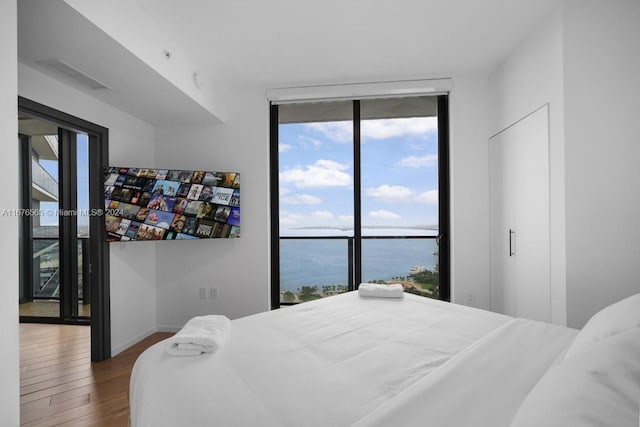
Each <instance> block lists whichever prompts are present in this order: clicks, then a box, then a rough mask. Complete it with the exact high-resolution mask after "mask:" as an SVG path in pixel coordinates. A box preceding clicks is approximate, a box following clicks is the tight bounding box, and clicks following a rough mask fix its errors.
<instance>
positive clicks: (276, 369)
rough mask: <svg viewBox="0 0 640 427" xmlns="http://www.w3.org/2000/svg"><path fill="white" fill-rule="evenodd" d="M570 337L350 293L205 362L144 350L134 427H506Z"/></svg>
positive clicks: (311, 306)
mask: <svg viewBox="0 0 640 427" xmlns="http://www.w3.org/2000/svg"><path fill="white" fill-rule="evenodd" d="M575 333H576V332H575V331H573V330H571V329H567V328H559V327H555V326H552V325H548V324H543V323H540V322H533V321H525V320H520V319H519V320H515V319H512V318H511V317H508V316H503V315H500V314H496V313H491V312H488V311H484V310H477V309H473V308H468V307H464V306H459V305H455V304H449V303H444V302H440V301H434V300H430V299H427V298H422V297H418V296H415V295H411V294H406V295H405V298H402V299H392V298H365V297H360V296H359V295H358V294H357V292H350V293H347V294H343V295H339V296H335V297H331V298H326V299H323V300H318V301H314V302H309V303H304V304H300V305H297V306H294V307H287V308H282V309H280V310H275V311H271V312H267V313H261V314H257V315H254V316H249V317H246V318H242V319H237V320H234V321H232V325H231V329H230V331H229V335H228V338H227V341H226V343H225V345H224V346H223V347H222V348H221V349H220V350H218V351H217V352H216V353H213V354H203V355H202V356H196V357H188V358H179V357H170V356H168V355H167V354H166V352H165V343H164V342H161V343H158V344H156V345H154V346H152V347H151V348H149V349H148V350H146V351H145V352H144V353H143V354H142V355H141V356H140V358H139V359H138V361H137V362H136V364H135V366H134V369H133V372H132V376H131V388H130V403H131V425H132V426H133V427H141V426H154V427H161V426H189V427H198V426H225V427H226V426H293V427H300V426H322V427H327V426H332V427H334V426H335V427H337V426H351V425H354V424H356V425H358V426H388V425H393V426H397V425H425V423H426V420H428V419H433V420H434V421H435V420H438V422H436V423H429V424H428V425H434V426H446V425H452V426H453V425H455V426H464V425H475V426H483V425H491V426H494V427H498V426H500V425H505V426H506V425H508V422H509V421H510V420H511V418H512V417H513V414H514V413H515V411H516V409H517V406H518V405H519V404H520V401H521V400H522V399H523V398H524V396H525V395H526V394H527V393H528V392H529V390H530V389H531V388H532V387H533V385H534V384H535V382H536V381H537V379H538V378H539V377H540V376H541V375H542V373H543V372H544V371H545V370H546V369H547V368H548V367H549V366H550V365H551V364H553V362H554V361H555V360H556V358H557V357H558V355H559V354H560V353H561V352H562V351H563V350H564V349H565V347H566V346H567V345H568V344H569V343H570V341H571V340H572V339H573V337H574V335H575ZM496 367H497V368H496ZM471 407H473V408H476V409H474V410H473V411H472V410H471ZM474 411H475V412H474ZM495 413H499V414H497V415H496V414H495ZM436 417H437V418H436ZM489 419H491V422H490V424H485V423H484V422H489V421H488V420H489ZM390 420H393V422H391V421H390ZM412 420H413V421H412ZM478 420H482V421H483V422H480V423H479V422H477V421H478Z"/></svg>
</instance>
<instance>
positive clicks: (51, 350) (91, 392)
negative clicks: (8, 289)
mask: <svg viewBox="0 0 640 427" xmlns="http://www.w3.org/2000/svg"><path fill="white" fill-rule="evenodd" d="M171 335H172V334H170V333H156V334H153V335H151V336H150V337H148V338H146V339H144V340H142V341H141V342H139V343H138V344H136V345H134V346H132V347H130V348H128V349H127V350H125V351H123V352H122V353H120V354H118V355H117V356H115V357H113V358H112V359H110V360H107V361H105V362H100V363H91V345H90V328H89V327H88V326H71V325H46V324H29V323H22V324H20V424H21V425H22V426H29V427H45V426H105V427H107V426H108V427H120V426H128V419H129V377H130V375H131V368H132V367H133V364H134V362H135V360H136V359H137V357H138V356H139V355H140V353H142V352H143V351H144V350H145V349H146V348H148V347H149V346H151V345H152V344H155V343H156V342H158V341H160V340H163V339H165V338H168V337H170V336H171Z"/></svg>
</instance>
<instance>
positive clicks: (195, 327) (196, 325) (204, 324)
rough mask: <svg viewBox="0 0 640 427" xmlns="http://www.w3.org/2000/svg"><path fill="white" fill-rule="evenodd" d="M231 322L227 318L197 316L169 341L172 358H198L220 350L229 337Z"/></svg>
mask: <svg viewBox="0 0 640 427" xmlns="http://www.w3.org/2000/svg"><path fill="white" fill-rule="evenodd" d="M230 327H231V321H230V320H229V319H228V318H227V317H226V316H221V315H208V316H197V317H194V318H192V319H191V320H189V321H188V322H187V323H186V324H185V325H184V326H183V327H182V329H180V331H178V333H177V334H175V335H174V336H172V337H171V338H169V339H167V353H168V354H169V355H171V356H198V355H200V354H202V353H214V352H215V351H217V350H219V349H220V348H221V347H222V345H223V343H224V340H225V339H226V337H227V334H228V332H229V328H230Z"/></svg>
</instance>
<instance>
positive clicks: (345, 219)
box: [338, 215, 353, 225]
mask: <svg viewBox="0 0 640 427" xmlns="http://www.w3.org/2000/svg"><path fill="white" fill-rule="evenodd" d="M338 219H339V220H340V221H342V222H343V223H345V224H349V225H353V215H338Z"/></svg>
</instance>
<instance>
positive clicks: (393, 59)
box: [18, 0, 561, 124]
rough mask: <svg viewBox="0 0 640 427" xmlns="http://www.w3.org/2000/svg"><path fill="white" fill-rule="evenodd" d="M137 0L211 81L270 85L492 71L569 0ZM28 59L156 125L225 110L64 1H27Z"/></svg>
mask: <svg viewBox="0 0 640 427" xmlns="http://www.w3.org/2000/svg"><path fill="white" fill-rule="evenodd" d="M95 1H103V0H95ZM131 1H132V2H133V1H135V2H137V4H138V6H139V7H140V8H142V10H143V11H144V12H145V13H147V14H148V16H149V17H150V18H151V19H152V20H153V21H155V22H156V24H157V26H158V27H160V28H161V29H162V30H163V31H164V32H166V35H168V36H169V39H170V40H172V41H174V42H175V45H176V46H180V47H181V48H182V49H184V50H185V53H186V54H187V55H188V56H189V57H191V58H194V59H195V60H196V61H197V62H198V63H199V64H200V65H201V66H202V67H203V68H204V69H205V70H206V72H207V73H208V74H209V75H208V76H207V77H206V78H205V81H207V80H208V81H213V82H214V83H215V84H214V85H213V86H220V85H221V84H222V85H227V84H228V83H233V84H237V85H249V86H254V87H258V88H261V89H266V88H275V87H290V86H301V85H309V84H311V85H313V84H325V83H353V82H375V81H386V80H403V79H422V78H440V77H451V76H453V75H455V74H458V73H467V72H472V73H478V72H480V73H488V72H489V71H490V70H491V69H492V68H494V67H495V66H496V65H497V64H498V63H499V62H500V61H501V60H502V59H504V58H505V57H506V55H507V54H508V53H509V52H510V51H511V50H512V49H513V48H514V47H515V46H516V45H517V44H518V43H520V42H521V41H522V40H523V39H524V38H525V37H526V36H527V35H528V34H529V33H530V32H531V31H532V30H533V29H534V28H535V27H536V26H537V25H539V24H540V23H541V22H543V20H544V19H545V17H547V16H549V15H550V14H551V13H552V11H553V9H554V8H555V7H557V6H558V4H559V3H560V1H561V0H482V1H478V0H393V1H391V0H269V1H265V0H226V1H223V0H181V1H175V0H131ZM117 4H118V2H115V3H114V7H117ZM123 10H124V9H123ZM142 39H144V38H142ZM18 56H19V60H20V61H21V62H22V63H24V64H27V65H29V66H32V67H34V68H37V69H39V70H41V71H43V72H45V73H49V74H50V75H52V76H55V77H57V78H59V79H62V80H65V79H66V80H65V81H66V82H67V84H70V85H71V86H75V87H77V88H78V89H80V90H83V91H85V92H87V93H89V94H91V95H92V96H94V97H96V98H98V99H101V100H102V101H104V102H106V103H108V104H111V105H114V106H115V107H117V108H119V109H121V110H124V111H126V112H129V113H130V114H132V115H134V116H137V117H139V118H141V119H143V120H145V121H147V122H149V123H154V124H187V123H195V122H211V121H212V120H214V119H215V118H214V117H213V116H212V115H211V114H210V112H208V111H207V110H206V109H205V108H203V107H202V106H201V105H200V104H199V103H197V102H195V101H194V100H193V99H192V98H190V97H189V96H188V95H186V94H185V93H184V92H182V91H181V90H179V89H178V88H177V87H176V86H174V85H173V84H171V82H168V81H167V80H166V79H165V78H163V77H162V76H160V74H158V72H156V70H153V69H152V68H151V67H149V66H148V65H147V64H145V63H144V62H142V61H141V60H140V59H139V58H137V57H136V56H135V55H133V54H132V53H131V52H130V51H128V50H127V49H126V48H125V47H124V46H122V45H120V44H119V43H117V42H115V41H114V40H113V39H112V38H111V37H109V36H108V35H107V34H105V33H104V32H102V31H101V30H100V29H98V28H97V27H96V26H95V25H93V24H92V23H91V22H89V21H88V20H87V19H86V18H84V16H82V15H80V14H79V13H78V12H76V11H75V10H74V9H73V8H71V7H70V6H69V5H67V4H66V3H65V2H64V0H20V1H19V2H18ZM52 59H61V60H63V61H65V62H68V63H69V64H71V65H72V66H74V67H76V68H78V69H80V70H82V71H83V72H85V73H87V74H88V75H90V76H91V77H93V78H95V79H97V80H99V81H101V82H103V83H105V84H106V85H107V86H109V87H110V88H111V89H106V90H105V89H102V90H92V89H89V88H86V87H82V86H81V85H78V84H77V82H74V81H71V80H69V79H68V78H66V77H64V76H60V75H57V76H56V75H55V73H53V74H52V72H51V71H50V70H47V69H46V67H43V66H42V65H41V64H40V62H39V61H46V60H52ZM214 79H215V80H214Z"/></svg>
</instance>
